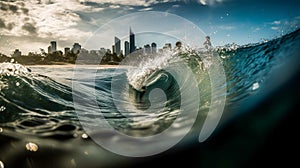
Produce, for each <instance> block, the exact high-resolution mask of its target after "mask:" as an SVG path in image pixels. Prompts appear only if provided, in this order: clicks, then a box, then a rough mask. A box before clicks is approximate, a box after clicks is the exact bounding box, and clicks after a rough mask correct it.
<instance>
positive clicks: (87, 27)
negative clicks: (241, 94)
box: [0, 0, 300, 55]
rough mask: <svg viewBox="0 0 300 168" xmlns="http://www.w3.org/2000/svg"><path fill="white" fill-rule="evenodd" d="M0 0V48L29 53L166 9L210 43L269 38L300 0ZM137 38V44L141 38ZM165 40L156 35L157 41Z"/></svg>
mask: <svg viewBox="0 0 300 168" xmlns="http://www.w3.org/2000/svg"><path fill="white" fill-rule="evenodd" d="M0 5H1V6H2V8H1V9H0V13H1V15H0V36H1V40H0V53H3V54H6V55H10V54H11V53H12V52H13V51H14V49H15V48H18V49H19V50H20V51H22V52H23V53H28V52H29V51H31V49H32V46H35V48H36V50H35V51H32V52H38V51H39V48H46V46H48V45H49V41H51V40H56V41H57V42H58V45H57V48H58V49H59V48H63V47H64V46H71V45H72V44H73V43H74V42H75V41H76V42H78V43H80V44H84V43H85V41H86V40H87V39H88V38H89V37H91V36H92V35H93V32H95V31H96V30H97V29H99V27H101V26H103V25H105V24H107V23H108V22H110V21H112V20H113V19H115V18H118V17H120V16H124V15H127V14H132V13H134V12H143V11H160V12H167V13H171V14H175V15H178V16H179V17H182V18H183V19H187V20H188V21H190V22H193V23H194V24H195V25H197V26H198V27H199V28H200V29H201V30H203V32H204V33H205V34H207V35H210V36H211V41H212V44H213V45H214V46H222V45H225V44H230V43H236V44H238V45H244V44H249V43H257V42H261V41H263V40H265V39H273V38H275V37H277V36H281V35H282V34H286V33H288V32H289V31H292V30H295V29H297V28H299V24H300V11H299V9H298V8H299V5H300V1H297V0H291V1H281V0H273V1H272V2H269V1H259V0H245V1H238V0H200V1H199V0H185V1H176V0H164V1H147V0H139V1H111V0H91V1H84V0H79V1H78V0H66V1H59V0H51V1H48V0H42V1H26V3H24V2H23V1H22V0H14V1H1V2H0ZM45 9H47V10H45ZM156 26H157V25H156ZM159 26H160V27H161V28H162V29H163V27H162V25H159ZM126 31H127V29H126ZM135 31H136V32H138V31H137V30H135ZM112 33H114V32H111V33H108V34H106V36H104V37H103V39H104V40H107V41H108V42H109V43H113V40H114V39H109V38H110V37H111V36H112ZM115 35H116V36H119V35H117V34H115ZM119 37H120V36H119ZM137 38H138V37H136V39H137ZM120 39H121V40H122V41H123V39H122V37H120ZM126 41H127V39H126ZM128 41H129V39H128ZM140 43H141V44H136V45H139V46H141V45H142V44H144V43H145V42H144V41H140ZM164 43H165V42H164V41H162V40H157V44H158V46H161V45H162V44H164ZM199 44H201V42H199ZM122 45H123V43H122ZM104 47H105V48H110V46H104ZM46 50H47V49H46Z"/></svg>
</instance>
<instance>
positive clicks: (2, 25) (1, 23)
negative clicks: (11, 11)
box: [0, 18, 6, 28]
mask: <svg viewBox="0 0 300 168" xmlns="http://www.w3.org/2000/svg"><path fill="white" fill-rule="evenodd" d="M5 27H6V25H5V23H4V21H3V20H2V19H1V18H0V28H5Z"/></svg>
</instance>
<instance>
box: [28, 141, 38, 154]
mask: <svg viewBox="0 0 300 168" xmlns="http://www.w3.org/2000/svg"><path fill="white" fill-rule="evenodd" d="M26 149H27V150H29V151H31V152H36V151H37V150H38V149H39V147H38V146H37V144H35V143H32V142H29V143H27V144H26Z"/></svg>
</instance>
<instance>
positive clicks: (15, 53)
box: [12, 49, 22, 57]
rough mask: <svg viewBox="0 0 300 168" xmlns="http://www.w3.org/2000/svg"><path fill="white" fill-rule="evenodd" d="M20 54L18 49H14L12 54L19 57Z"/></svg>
mask: <svg viewBox="0 0 300 168" xmlns="http://www.w3.org/2000/svg"><path fill="white" fill-rule="evenodd" d="M21 55H22V53H21V51H20V50H19V49H15V51H14V53H13V54H12V56H13V57H20V56H21Z"/></svg>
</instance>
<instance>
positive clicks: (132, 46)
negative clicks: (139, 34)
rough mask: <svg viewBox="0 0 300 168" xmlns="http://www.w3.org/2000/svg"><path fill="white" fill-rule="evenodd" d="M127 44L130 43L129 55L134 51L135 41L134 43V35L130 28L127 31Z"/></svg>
mask: <svg viewBox="0 0 300 168" xmlns="http://www.w3.org/2000/svg"><path fill="white" fill-rule="evenodd" d="M129 34H130V35H129V43H130V53H133V52H134V51H135V41H134V38H135V36H134V33H133V32H132V30H131V28H130V30H129Z"/></svg>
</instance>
